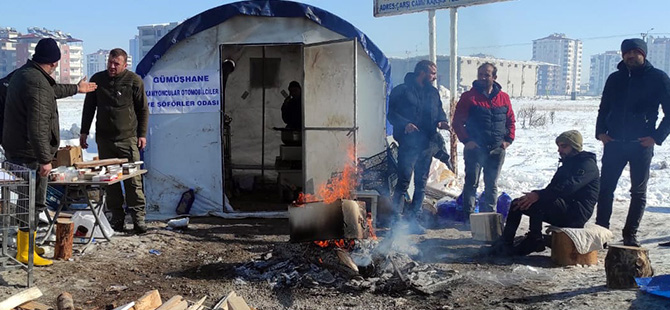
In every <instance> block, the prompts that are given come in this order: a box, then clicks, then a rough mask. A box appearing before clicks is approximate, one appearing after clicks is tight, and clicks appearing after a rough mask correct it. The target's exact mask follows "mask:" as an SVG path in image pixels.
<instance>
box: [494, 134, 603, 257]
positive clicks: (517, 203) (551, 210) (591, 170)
mask: <svg viewBox="0 0 670 310" xmlns="http://www.w3.org/2000/svg"><path fill="white" fill-rule="evenodd" d="M556 145H557V146H558V154H559V155H560V157H561V159H560V161H561V163H562V165H561V166H560V167H559V168H558V170H556V173H555V174H554V177H553V178H552V179H551V182H550V183H549V185H547V187H546V188H544V189H541V190H535V191H532V192H529V193H526V194H525V195H524V196H522V197H520V198H517V199H515V200H514V201H512V206H511V208H510V212H509V214H508V215H507V222H506V224H505V230H504V231H503V236H502V244H500V243H499V244H500V245H501V246H504V248H506V249H511V247H512V243H513V242H514V235H515V234H516V230H517V228H519V224H520V223H521V216H522V215H523V214H525V215H528V216H529V217H530V229H529V232H528V234H527V235H526V238H525V239H524V240H523V241H522V242H521V243H520V244H519V245H517V246H516V247H515V248H514V253H515V254H517V255H528V254H530V253H532V252H542V251H544V247H545V245H544V241H543V239H542V222H547V223H549V224H551V225H555V226H559V227H572V228H583V227H584V224H586V222H587V221H588V220H589V219H590V218H591V215H592V214H593V209H594V207H595V204H596V201H597V199H598V189H599V185H600V180H599V178H598V164H597V162H596V155H595V154H593V153H590V152H585V151H582V135H581V134H580V133H579V131H576V130H570V131H566V132H564V133H562V134H561V135H559V136H558V137H557V138H556Z"/></svg>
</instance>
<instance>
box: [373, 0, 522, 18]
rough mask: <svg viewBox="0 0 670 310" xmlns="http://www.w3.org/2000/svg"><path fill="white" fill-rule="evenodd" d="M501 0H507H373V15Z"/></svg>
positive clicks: (498, 0)
mask: <svg viewBox="0 0 670 310" xmlns="http://www.w3.org/2000/svg"><path fill="white" fill-rule="evenodd" d="M502 1H509V0H375V2H374V5H375V8H374V16H375V17H382V16H391V15H400V14H407V13H415V12H420V11H428V10H439V9H447V8H453V7H461V6H469V5H477V4H486V3H491V2H502Z"/></svg>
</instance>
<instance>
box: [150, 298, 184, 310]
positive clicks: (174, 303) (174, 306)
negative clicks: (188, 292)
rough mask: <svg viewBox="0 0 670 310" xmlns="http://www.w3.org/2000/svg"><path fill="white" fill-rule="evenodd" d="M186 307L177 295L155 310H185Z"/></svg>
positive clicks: (182, 299)
mask: <svg viewBox="0 0 670 310" xmlns="http://www.w3.org/2000/svg"><path fill="white" fill-rule="evenodd" d="M187 307H188V302H187V301H186V299H184V297H181V296H179V295H175V296H172V298H170V299H169V300H168V301H166V302H165V303H164V304H163V305H161V306H160V307H158V309H156V310H186V308H187Z"/></svg>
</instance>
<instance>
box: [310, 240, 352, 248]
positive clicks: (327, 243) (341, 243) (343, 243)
mask: <svg viewBox="0 0 670 310" xmlns="http://www.w3.org/2000/svg"><path fill="white" fill-rule="evenodd" d="M314 244H316V245H318V246H320V247H322V248H327V247H338V248H340V249H352V248H353V247H354V246H355V245H356V241H354V240H345V239H338V240H324V241H314Z"/></svg>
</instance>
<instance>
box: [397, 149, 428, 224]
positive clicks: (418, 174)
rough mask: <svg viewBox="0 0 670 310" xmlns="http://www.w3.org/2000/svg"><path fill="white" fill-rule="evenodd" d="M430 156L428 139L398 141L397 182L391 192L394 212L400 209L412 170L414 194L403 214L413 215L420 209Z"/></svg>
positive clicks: (398, 211) (424, 191)
mask: <svg viewBox="0 0 670 310" xmlns="http://www.w3.org/2000/svg"><path fill="white" fill-rule="evenodd" d="M431 162H432V156H431V154H430V151H429V149H428V141H427V140H426V141H413V142H412V143H404V144H403V143H400V146H399V148H398V183H397V184H396V186H395V190H394V192H393V206H394V208H396V212H397V213H400V211H401V210H402V202H403V197H404V196H405V193H406V192H407V189H408V188H409V182H410V180H411V178H412V172H414V196H413V197H412V203H411V204H410V205H409V206H408V207H406V208H405V209H404V212H403V213H404V214H406V215H408V216H414V215H416V213H417V212H418V211H419V210H420V208H421V204H422V203H423V198H424V197H425V193H426V181H427V180H428V174H429V172H430V164H431Z"/></svg>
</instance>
